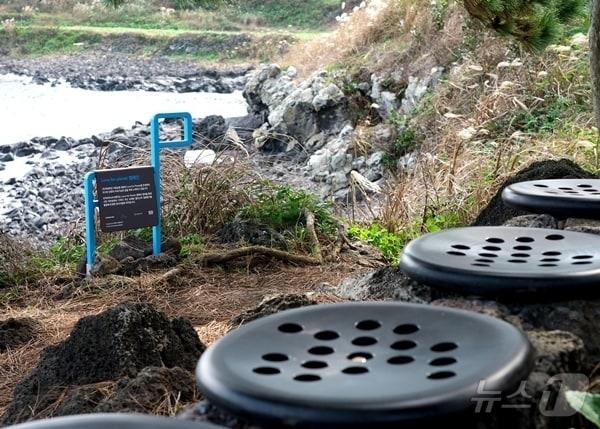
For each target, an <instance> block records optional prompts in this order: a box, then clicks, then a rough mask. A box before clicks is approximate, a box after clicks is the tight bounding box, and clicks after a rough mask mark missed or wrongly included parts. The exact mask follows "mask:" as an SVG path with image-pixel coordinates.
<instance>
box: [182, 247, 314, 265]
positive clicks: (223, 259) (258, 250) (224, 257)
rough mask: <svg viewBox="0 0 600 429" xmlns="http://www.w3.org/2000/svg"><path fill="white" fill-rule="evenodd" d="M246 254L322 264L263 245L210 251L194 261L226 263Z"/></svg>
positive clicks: (216, 263) (299, 263)
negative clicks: (222, 251)
mask: <svg viewBox="0 0 600 429" xmlns="http://www.w3.org/2000/svg"><path fill="white" fill-rule="evenodd" d="M246 256H253V257H254V256H267V257H270V258H275V259H279V260H281V261H285V262H289V263H291V264H295V265H321V261H320V260H318V259H316V258H313V257H311V256H302V255H292V254H291V253H287V252H283V251H281V250H277V249H271V248H269V247H263V246H250V247H241V248H239V249H234V250H231V251H229V252H226V253H209V254H206V255H202V256H200V257H199V258H197V259H195V260H194V262H195V263H196V264H198V265H201V266H204V267H210V266H213V265H219V264H224V263H227V262H229V261H232V260H234V259H238V258H243V257H246Z"/></svg>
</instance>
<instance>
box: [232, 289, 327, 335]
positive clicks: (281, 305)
mask: <svg viewBox="0 0 600 429" xmlns="http://www.w3.org/2000/svg"><path fill="white" fill-rule="evenodd" d="M315 304H317V301H315V300H314V299H311V298H309V297H308V296H306V295H305V294H299V293H293V294H288V295H277V296H271V297H266V298H265V299H264V300H263V301H262V302H261V303H260V304H259V305H258V306H257V307H255V308H252V309H250V310H248V311H245V312H243V313H242V314H240V315H239V316H236V317H234V318H233V319H231V321H230V322H229V324H230V325H231V326H232V327H233V328H237V327H239V326H240V325H244V324H246V323H248V322H252V321H253V320H256V319H260V318H261V317H265V316H270V315H271V314H276V313H279V312H281V311H285V310H291V309H293V308H300V307H307V306H309V305H315Z"/></svg>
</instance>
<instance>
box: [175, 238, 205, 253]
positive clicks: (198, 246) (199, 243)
mask: <svg viewBox="0 0 600 429" xmlns="http://www.w3.org/2000/svg"><path fill="white" fill-rule="evenodd" d="M179 242H180V243H181V252H179V256H180V257H181V258H183V259H186V258H189V257H190V256H192V255H194V254H198V253H202V250H203V248H204V246H203V240H202V236H201V235H200V234H187V235H184V236H183V237H179Z"/></svg>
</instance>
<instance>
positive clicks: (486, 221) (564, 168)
mask: <svg viewBox="0 0 600 429" xmlns="http://www.w3.org/2000/svg"><path fill="white" fill-rule="evenodd" d="M595 177H596V176H594V175H593V174H592V173H589V172H587V171H585V170H583V169H581V168H580V167H579V166H578V165H577V164H575V163H574V162H573V161H570V160H568V159H561V160H558V161H554V160H550V161H540V162H535V163H533V164H531V165H530V166H529V167H527V168H525V169H523V170H521V171H519V172H518V173H517V174H515V175H514V176H513V177H511V178H510V179H508V180H507V181H505V182H504V183H503V184H502V186H501V187H500V190H499V191H498V193H497V194H496V195H495V196H494V197H493V198H492V200H491V201H490V203H489V204H488V205H487V207H486V208H484V209H483V211H482V212H481V213H480V214H479V216H478V217H477V219H476V220H475V222H474V223H473V225H474V226H497V225H502V224H503V223H505V222H506V221H508V220H509V219H512V218H514V217H517V216H522V215H526V214H528V213H527V212H524V211H522V210H518V209H515V208H512V207H508V206H507V205H505V204H504V202H503V201H502V191H503V190H504V188H505V187H507V186H509V185H512V184H513V183H518V182H526V181H529V180H546V179H583V178H586V179H591V178H595Z"/></svg>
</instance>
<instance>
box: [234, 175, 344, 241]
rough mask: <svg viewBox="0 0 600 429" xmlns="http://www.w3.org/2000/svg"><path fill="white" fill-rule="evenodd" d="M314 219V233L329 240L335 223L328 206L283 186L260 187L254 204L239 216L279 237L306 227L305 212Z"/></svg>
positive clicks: (244, 209)
mask: <svg viewBox="0 0 600 429" xmlns="http://www.w3.org/2000/svg"><path fill="white" fill-rule="evenodd" d="M306 211H309V212H311V213H312V214H313V215H314V216H315V228H316V229H317V232H319V233H321V234H323V235H326V236H331V235H333V234H334V233H335V231H336V222H335V219H334V218H333V215H332V214H331V210H330V206H329V205H328V204H327V203H325V202H323V201H321V200H319V199H318V198H317V197H316V196H315V195H313V194H311V193H309V192H306V191H304V190H295V189H293V188H292V187H290V186H287V185H275V184H271V183H262V184H261V185H260V186H259V189H258V192H257V193H256V197H255V198H254V200H253V201H252V202H251V203H249V204H248V205H246V206H245V207H244V208H243V209H242V210H241V212H240V216H241V217H242V218H245V219H253V220H256V221H257V222H259V223H261V224H263V225H267V226H270V227H271V228H273V229H275V230H276V231H278V232H281V233H286V232H287V233H289V232H291V231H294V229H295V228H296V227H298V226H305V225H306V217H305V212H306Z"/></svg>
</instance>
